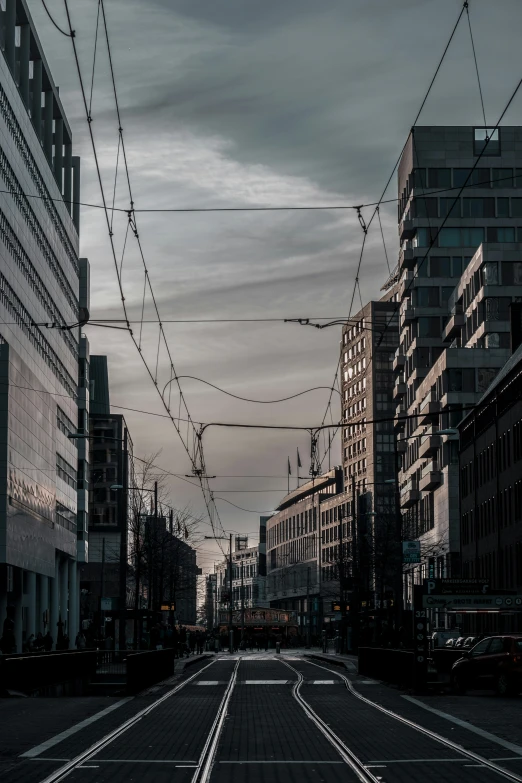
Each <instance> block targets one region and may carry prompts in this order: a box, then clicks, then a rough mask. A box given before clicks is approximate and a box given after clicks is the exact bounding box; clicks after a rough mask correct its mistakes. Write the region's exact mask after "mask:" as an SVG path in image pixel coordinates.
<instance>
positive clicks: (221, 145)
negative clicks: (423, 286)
mask: <svg viewBox="0 0 522 783" xmlns="http://www.w3.org/2000/svg"><path fill="white" fill-rule="evenodd" d="M28 2H29V6H30V9H31V11H32V13H33V16H34V19H35V22H36V24H37V27H38V31H39V34H40V38H41V40H42V43H43V46H44V49H45V51H46V53H47V57H48V60H49V64H50V66H51V69H52V72H53V75H54V79H55V82H56V83H57V84H58V85H59V86H60V94H61V96H62V100H63V103H64V106H65V109H66V112H67V114H68V118H69V121H70V123H71V126H72V129H73V134H74V140H75V148H76V154H79V155H80V156H81V158H82V201H85V202H90V203H94V204H99V203H100V192H99V187H98V183H97V181H96V179H95V170H94V165H93V156H92V151H91V147H90V141H89V138H88V133H87V126H86V121H85V114H84V111H83V104H82V100H81V93H80V90H79V82H78V76H77V73H76V69H75V65H74V60H73V53H72V47H71V42H70V40H69V39H67V38H65V37H63V36H62V35H60V34H59V33H58V32H57V31H56V29H55V28H54V27H53V26H52V24H51V22H50V21H49V19H48V17H47V16H46V15H45V12H44V10H43V6H42V4H41V2H40V0H28ZM47 5H48V7H49V9H50V11H51V12H52V14H53V15H54V17H55V19H56V21H57V22H58V23H59V24H60V25H62V26H64V27H65V26H66V20H65V14H64V5H63V2H62V0H47ZM97 5H98V4H97V2H96V0H90V2H87V0H69V7H70V11H71V16H72V22H73V27H74V28H75V30H76V41H77V46H78V50H79V54H80V60H81V68H82V75H83V78H84V81H85V83H86V87H87V92H88V94H89V95H90V84H91V76H92V65H93V51H94V41H95V30H96V17H97ZM105 5H106V12H107V17H108V25H109V32H110V41H111V50H112V57H113V63H114V68H115V73H116V81H117V87H118V93H119V99H120V106H121V112H122V125H123V129H124V135H125V140H126V146H127V153H128V159H129V165H130V171H131V177H132V183H133V190H134V198H135V206H136V208H138V209H139V208H142V209H147V208H149V209H152V208H166V207H177V208H181V207H199V208H201V207H249V206H250V207H255V206H257V207H261V206H265V207H266V206H285V205H287V206H288V205H292V206H310V205H332V204H361V203H364V202H371V201H374V200H375V199H376V198H378V197H379V196H380V193H381V191H382V188H383V186H384V183H385V182H386V180H387V178H388V176H389V174H390V172H391V169H392V168H393V165H394V163H395V160H396V158H397V156H398V154H399V152H400V149H401V147H402V145H403V143H404V141H405V139H406V137H407V134H408V131H409V128H410V125H411V123H412V122H413V118H414V117H415V114H416V112H417V109H418V107H419V105H420V102H421V100H422V97H423V95H424V93H425V90H426V88H427V85H428V84H429V81H430V79H431V77H432V74H433V72H434V69H435V66H436V64H437V62H438V60H439V57H440V55H441V53H442V51H443V48H444V46H445V44H446V41H447V39H448V36H449V34H450V31H451V29H452V27H453V25H454V22H455V20H456V18H457V16H458V13H459V11H460V8H461V5H462V4H461V2H460V0H322V1H321V2H317V0H262V1H261V0H146V2H143V0H141V1H140V2H138V1H137V0H105ZM470 13H471V20H472V25H473V34H474V39H475V45H476V49H477V56H478V62H479V68H480V72H481V77H482V86H483V92H484V100H485V107H486V114H487V121H488V123H491V124H494V123H495V122H496V120H497V118H498V116H499V114H500V112H501V111H502V109H503V107H504V105H505V103H506V101H507V98H508V96H509V94H510V93H511V91H512V90H513V89H514V87H515V85H516V83H517V81H518V80H519V79H520V77H521V76H522V47H521V46H520V30H522V4H521V3H520V0H498V1H497V2H496V3H491V2H490V0H473V1H472V2H471V3H470ZM92 116H93V131H94V134H95V138H96V144H97V148H98V151H99V157H100V162H101V166H102V173H103V181H104V186H105V188H106V191H107V193H108V194H109V199H111V198H112V188H113V183H114V178H115V166H116V157H117V149H118V135H117V128H118V124H117V119H116V114H115V109H114V100H113V95H112V85H111V83H110V79H109V69H108V59H107V49H106V46H105V43H104V40H103V38H102V36H100V38H99V40H98V48H97V58H96V68H95V73H94V88H93V94H92ZM521 122H522V95H519V96H518V98H517V100H516V102H515V103H514V104H513V106H512V108H511V110H510V112H509V114H508V115H507V116H506V118H505V124H517V125H518V124H520V123H521ZM481 123H482V115H481V108H480V102H479V94H478V88H477V81H476V76H475V70H474V64H473V59H472V52H471V45H470V38H469V30H468V28H467V22H466V19H465V17H464V18H463V20H462V23H461V25H460V27H459V29H458V31H457V33H456V35H455V38H454V41H453V43H452V46H451V48H450V50H449V52H448V55H447V58H446V60H445V63H444V65H443V67H442V69H441V72H440V74H439V77H438V79H437V82H436V84H435V87H434V89H433V91H432V94H431V96H430V99H429V101H428V103H427V104H426V107H425V109H424V111H423V113H422V116H421V119H420V124H425V125H430V124H439V125H443V124H448V125H457V124H461V125H473V124H481ZM122 173H123V172H122V170H121V169H120V171H119V176H118V180H117V188H116V204H117V206H120V207H123V208H127V207H128V196H127V192H126V189H125V187H124V185H125V183H124V179H123V177H122ZM389 194H390V196H392V197H393V196H394V195H395V181H393V182H392V185H391V186H390V191H389ZM370 213H371V210H368V209H367V210H365V211H364V214H365V215H366V218H367V219H369V216H370ZM382 214H383V222H384V227H385V234H386V243H387V247H388V253H389V256H390V263H392V264H394V262H395V259H396V257H397V232H396V228H395V209H394V207H393V205H391V206H390V207H389V208H386V209H385V208H383V213H382ZM81 221H82V231H81V255H82V256H87V257H88V258H89V259H90V263H91V274H92V291H91V313H92V317H93V318H119V317H121V306H120V303H119V297H118V289H117V283H116V277H115V271H114V266H113V261H112V256H111V253H110V246H109V242H108V236H107V229H106V225H105V221H104V216H103V213H102V212H101V211H100V210H96V209H89V208H84V209H82V215H81ZM126 224H127V221H126V217H125V215H117V216H116V217H115V219H114V235H115V243H116V248H117V252H118V254H119V255H121V252H122V248H123V244H124V238H125V231H126ZM138 225H139V232H140V238H141V242H142V246H143V249H144V252H145V257H146V261H147V266H148V269H149V272H150V277H151V280H152V283H153V287H154V290H155V293H156V298H157V302H158V305H159V309H160V312H161V315H162V318H163V319H165V320H168V319H222V318H237V319H240V318H296V317H314V316H315V317H325V318H329V317H332V318H334V317H336V316H344V315H347V314H348V311H349V307H350V300H351V296H352V290H353V285H354V275H355V268H356V264H357V260H358V256H359V251H360V246H361V241H362V232H361V229H360V226H359V223H358V221H357V217H356V214H355V213H354V212H349V211H346V212H341V211H321V212H320V211H318V212H291V211H288V212H284V211H283V212H281V211H280V212H231V213H219V212H217V213H177V214H172V213H170V214H165V213H163V214H158V213H156V214H153V213H152V214H151V213H147V214H144V215H139V217H138ZM122 276H123V287H124V293H125V297H126V302H127V305H128V307H129V311H130V313H131V316H132V317H134V318H138V319H139V317H140V312H141V302H142V292H143V271H142V266H141V260H140V258H139V255H138V248H137V244H136V241H135V240H134V239H133V238H132V237H131V238H130V239H129V240H128V242H127V247H126V251H125V256H124V263H123V272H122ZM386 276H387V268H386V261H385V257H384V251H383V247H382V241H381V237H380V234H379V232H378V227H377V226H376V225H374V227H373V228H372V229H371V230H370V233H369V237H368V242H367V248H366V253H365V256H364V262H363V267H362V273H361V278H360V286H361V295H362V299H363V300H364V301H365V302H366V301H367V300H368V299H370V298H372V297H373V298H375V297H378V296H379V289H380V286H381V285H382V284H383V282H384V281H385V279H386ZM358 306H359V295H357V297H356V309H357V307H358ZM147 316H148V317H150V318H152V317H153V311H152V309H151V306H150V302H147V306H146V317H147ZM165 330H166V334H167V337H168V341H169V344H170V347H171V350H172V355H173V358H174V361H175V364H176V369H177V372H178V374H179V375H191V376H197V377H199V378H203V379H205V380H207V381H209V382H211V383H213V384H216V385H218V386H221V387H223V388H225V389H227V390H229V391H231V392H233V393H234V394H238V395H242V396H246V397H250V398H255V399H262V400H270V399H275V398H280V397H284V396H287V395H290V394H294V393H296V392H299V391H302V390H304V389H307V388H310V387H313V386H323V385H326V386H330V385H331V383H332V381H333V376H334V370H335V366H336V362H337V357H338V347H339V336H340V329H338V328H330V329H325V330H321V331H319V330H315V329H312V328H309V327H301V326H297V325H294V324H283V323H210V324H209V323H207V324H204V323H203V324H201V323H200V324H175V323H173V324H168V325H166V327H165ZM86 332H87V333H88V336H89V340H90V344H91V353H106V354H107V355H108V357H109V367H110V376H111V378H110V379H111V395H112V402H113V404H115V405H120V406H125V407H131V408H139V409H141V410H145V411H150V412H153V413H156V414H158V413H161V412H162V407H161V402H160V401H159V399H158V397H157V393H156V391H155V389H154V387H153V386H152V384H151V382H150V379H149V378H148V377H147V375H146V372H145V369H144V367H143V364H142V362H141V360H140V358H139V355H138V354H137V352H136V349H135V348H134V346H133V344H132V342H131V340H130V339H129V337H128V335H127V334H125V333H119V332H115V331H113V330H109V329H101V328H94V327H89V328H87V329H86ZM157 336H158V330H157V326H154V325H153V324H150V325H146V326H144V331H143V335H142V339H143V344H144V351H145V355H146V357H147V359H148V361H149V363H150V364H151V365H152V367H153V368H154V366H155V360H156V345H157ZM160 365H161V366H160V375H161V373H163V375H164V374H165V373H167V377H168V364H167V363H166V357H165V356H164V355H161V356H160ZM163 375H162V377H163ZM182 384H183V389H184V392H185V394H186V398H187V400H188V403H189V408H190V411H191V414H192V416H193V418H194V419H195V420H198V421H203V422H209V421H228V422H243V423H248V422H250V423H263V424H294V425H299V426H301V425H302V426H312V425H315V424H319V423H320V422H321V419H322V417H323V414H324V411H325V407H326V403H327V398H328V392H327V391H324V390H323V391H315V392H312V393H310V394H308V395H304V396H302V397H299V398H298V399H296V400H293V401H290V402H286V403H281V404H277V405H253V404H249V403H246V402H240V401H238V400H234V399H232V398H230V397H227V396H224V395H222V394H220V393H219V392H217V391H215V390H213V389H211V388H210V387H208V386H205V385H203V384H201V383H199V382H197V381H193V380H184V381H182ZM336 406H337V407H335V409H334V414H333V415H334V419H337V418H338V416H339V407H338V403H337V402H336ZM172 407H173V409H174V407H175V406H174V403H173V404H172ZM127 420H128V424H129V427H130V430H131V434H132V438H133V441H134V447H135V453H136V454H138V455H140V456H143V455H146V454H150V453H152V452H156V451H158V450H161V455H160V457H159V458H158V464H160V465H161V466H163V467H164V468H165V469H166V470H168V471H171V472H173V473H180V474H181V475H182V476H183V475H184V474H187V473H189V472H190V463H189V460H188V458H187V456H186V454H185V453H184V451H183V448H182V446H181V445H180V443H179V440H178V438H177V435H176V433H175V431H174V428H173V427H172V425H171V424H169V422H168V420H165V419H162V418H160V417H158V416H150V415H144V414H138V413H128V415H127ZM296 448H299V449H300V453H301V455H302V458H303V465H304V467H303V469H302V472H303V475H306V473H307V469H308V460H307V459H306V458H307V457H308V454H309V442H308V440H307V437H306V435H304V434H299V433H292V432H285V431H277V430H264V431H263V430H233V429H227V430H219V429H210V430H209V432H208V435H207V436H206V439H205V455H206V462H207V468H208V472H209V474H211V475H216V476H218V478H216V479H214V480H213V481H212V486H213V487H214V488H215V490H216V494H217V495H219V496H221V497H225V498H227V499H228V500H229V501H231V502H233V503H235V504H236V505H239V506H242V507H244V508H245V509H251V510H252V512H253V513H248V512H245V511H240V510H238V509H236V508H234V507H233V506H231V505H229V504H227V503H226V502H224V501H221V500H218V501H217V503H218V508H219V512H220V516H221V519H222V521H223V525H224V526H225V527H226V528H230V529H234V530H240V531H244V532H249V531H254V530H255V529H256V526H257V523H258V517H259V513H258V512H265V511H268V510H270V509H272V508H274V506H275V505H277V503H278V500H279V499H280V498H281V496H282V495H283V494H284V493H285V492H286V484H287V478H286V461H287V455H290V456H291V458H292V461H293V473H294V475H293V477H292V481H295V451H296ZM339 461H340V447H339V446H337V448H336V449H335V450H334V453H333V455H332V464H334V463H338V462H339ZM325 464H326V463H325ZM243 476H244V477H245V478H236V477H243ZM171 498H172V501H173V503H174V505H176V506H179V507H184V506H186V505H190V506H191V508H192V509H193V511H194V512H195V513H202V512H203V510H204V505H203V501H202V498H201V496H200V494H199V493H198V490H197V489H196V488H194V487H191V486H190V485H189V484H188V483H187V482H183V481H181V480H179V479H175V478H172V481H171ZM205 532H209V533H210V529H209V528H205ZM214 551H216V547H215V545H214V544H212V543H211V542H205V545H204V546H203V547H202V548H201V553H200V564H201V565H202V566H203V567H204V568H205V569H206V570H207V569H208V568H209V567H210V566H211V564H212V562H213V559H214V556H213V555H212V552H214Z"/></svg>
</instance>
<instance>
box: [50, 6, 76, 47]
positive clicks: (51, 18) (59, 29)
mask: <svg viewBox="0 0 522 783" xmlns="http://www.w3.org/2000/svg"><path fill="white" fill-rule="evenodd" d="M42 5H43V7H44V8H45V13H46V14H47V16H48V17H49V19H50V20H51V22H52V23H53V25H54V26H55V27H56V29H57V30H58V32H59V33H61V34H62V35H65V37H66V38H74V35H75V33H74V30H71V32H70V33H66V32H65V30H62V28H61V27H59V25H57V24H56V22H55V21H54V19H53V17H52V15H51V12H50V11H49V9H48V8H47V5H46V2H45V0H42Z"/></svg>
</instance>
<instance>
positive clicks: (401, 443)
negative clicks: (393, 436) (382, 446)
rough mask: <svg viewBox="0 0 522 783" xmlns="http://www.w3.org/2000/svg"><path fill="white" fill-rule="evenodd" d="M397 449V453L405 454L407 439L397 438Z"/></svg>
mask: <svg viewBox="0 0 522 783" xmlns="http://www.w3.org/2000/svg"><path fill="white" fill-rule="evenodd" d="M397 451H398V452H399V454H405V453H406V452H407V451H408V441H407V440H405V438H397Z"/></svg>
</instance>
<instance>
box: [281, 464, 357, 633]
mask: <svg viewBox="0 0 522 783" xmlns="http://www.w3.org/2000/svg"><path fill="white" fill-rule="evenodd" d="M345 501H346V497H345V495H344V494H343V473H342V469H341V468H340V467H336V468H333V469H332V470H330V471H328V472H327V473H324V474H323V475H320V476H316V477H315V478H314V479H312V480H310V481H307V482H306V484H302V485H301V486H300V487H298V488H297V489H295V490H293V491H292V492H290V493H289V494H288V495H286V497H284V498H283V500H282V501H281V503H280V504H279V505H278V507H277V509H276V512H275V514H274V515H273V516H271V517H270V518H269V519H268V522H267V544H266V546H267V599H268V600H269V601H270V606H271V607H274V608H276V609H288V610H292V611H294V612H296V613H297V621H298V626H299V630H300V632H301V633H302V634H303V635H304V634H305V633H306V632H307V629H308V627H309V629H310V633H311V634H312V635H314V636H315V635H316V634H318V633H320V631H321V629H322V626H323V621H324V618H325V615H329V614H330V611H329V608H330V609H331V603H332V599H334V598H336V597H337V594H338V589H337V588H336V587H335V580H336V579H337V572H336V567H335V566H336V557H337V555H336V547H338V546H339V528H338V521H337V519H338V509H339V507H341V506H342V504H343V503H344V502H345ZM329 605H330V606H329Z"/></svg>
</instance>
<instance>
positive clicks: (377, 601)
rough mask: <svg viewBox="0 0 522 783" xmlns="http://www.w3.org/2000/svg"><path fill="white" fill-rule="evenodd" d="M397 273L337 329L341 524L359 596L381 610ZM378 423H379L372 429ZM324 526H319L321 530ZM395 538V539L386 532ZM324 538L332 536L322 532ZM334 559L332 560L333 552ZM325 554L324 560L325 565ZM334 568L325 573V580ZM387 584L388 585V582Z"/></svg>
mask: <svg viewBox="0 0 522 783" xmlns="http://www.w3.org/2000/svg"><path fill="white" fill-rule="evenodd" d="M397 276H398V272H397V271H396V272H395V273H394V274H393V275H391V276H390V278H389V280H388V281H387V283H386V285H385V286H384V289H385V290H386V293H385V294H384V296H383V297H382V299H380V300H379V301H372V302H369V303H368V304H367V305H366V306H365V307H364V308H363V309H362V310H360V311H359V312H358V313H357V314H356V315H355V316H354V318H353V320H352V321H351V323H350V324H349V325H346V326H344V327H343V335H342V362H341V388H342V450H343V454H342V457H343V473H344V486H345V494H346V496H345V497H344V498H342V499H341V498H339V501H340V502H341V503H344V504H345V507H346V512H345V514H344V516H345V517H346V518H348V517H349V516H350V517H351V516H352V509H353V507H354V504H355V507H356V509H357V514H356V523H357V531H355V532H356V534H358V535H356V540H357V547H358V549H357V552H355V555H356V560H357V564H356V568H357V569H358V570H359V571H360V572H361V573H360V574H359V576H360V577H361V579H362V584H361V590H362V594H364V597H365V600H366V601H367V602H369V603H370V604H371V606H372V607H373V608H376V607H377V606H381V605H382V604H383V601H384V600H385V599H384V595H385V594H387V593H388V591H389V589H393V583H391V584H390V573H389V572H390V571H391V569H387V568H386V569H385V567H384V564H385V563H386V564H387V565H388V564H391V560H392V554H393V553H392V549H394V548H395V547H396V535H395V530H394V527H395V519H396V505H397V504H396V492H395V488H394V486H393V484H391V483H390V482H393V480H394V478H395V475H396V462H397V454H396V450H395V434H394V426H393V421H392V419H393V417H394V415H395V403H394V396H395V394H396V388H394V386H393V362H394V359H395V351H396V349H397V347H398V345H399V328H398V327H399V317H398V312H397V300H398V282H397ZM378 419H382V420H383V421H382V422H379V421H377V420H378ZM337 517H338V513H337V512H336V511H334V512H333V517H330V518H329V524H330V525H331V524H332V523H333V525H334V533H333V535H334V539H333V540H334V541H336V542H338V536H339V534H340V528H338V525H337ZM321 524H322V522H321ZM353 525H354V520H353V519H350V525H349V526H348V525H347V524H345V526H346V533H345V535H344V540H345V541H346V542H347V545H348V546H350V542H351V538H352V533H353V532H354V531H353ZM392 531H393V535H391V532H392ZM326 535H327V537H328V538H329V537H330V536H331V535H332V534H331V533H329V532H328V528H327V532H326ZM334 555H335V557H337V553H336V552H335V551H334ZM329 557H330V558H331V552H329V551H328V552H327V553H326V556H325V557H323V563H328V562H329V559H328V558H329ZM332 570H333V571H335V568H332V567H331V568H330V569H328V568H327V573H328V572H329V571H330V572H331V571H332ZM392 582H393V580H392Z"/></svg>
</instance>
